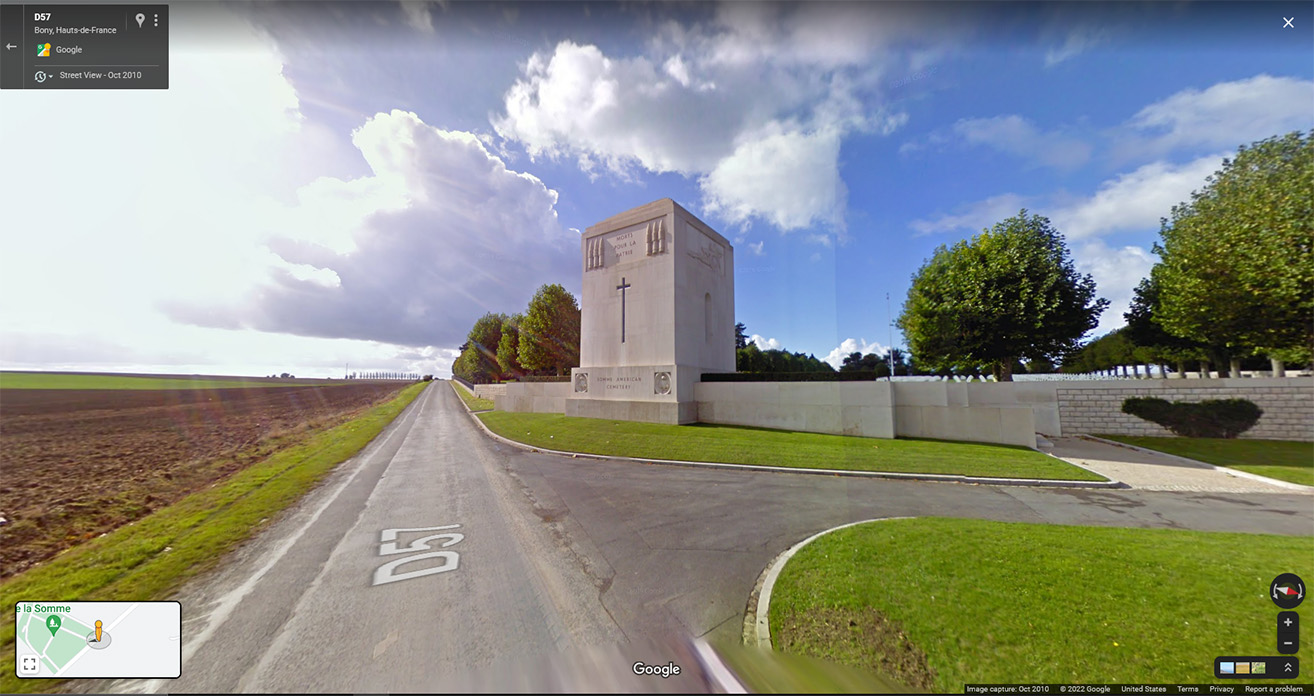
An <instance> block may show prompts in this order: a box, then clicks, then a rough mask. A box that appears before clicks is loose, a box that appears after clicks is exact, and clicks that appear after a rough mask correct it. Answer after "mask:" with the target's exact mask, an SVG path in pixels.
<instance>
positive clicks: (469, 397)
mask: <svg viewBox="0 0 1314 696" xmlns="http://www.w3.org/2000/svg"><path fill="white" fill-rule="evenodd" d="M451 383H452V388H453V389H455V390H456V395H457V396H459V397H461V401H464V402H465V407H466V408H468V409H470V410H471V411H491V410H493V400H492V399H481V398H479V397H477V396H475V395H474V394H473V393H472V392H471V391H470V390H469V389H466V388H465V385H464V384H461V383H460V382H458V381H456V380H451Z"/></svg>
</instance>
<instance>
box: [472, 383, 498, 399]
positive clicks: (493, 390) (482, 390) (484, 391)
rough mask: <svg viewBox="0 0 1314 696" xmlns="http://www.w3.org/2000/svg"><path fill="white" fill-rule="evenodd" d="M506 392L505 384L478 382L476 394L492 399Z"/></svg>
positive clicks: (475, 387) (475, 389)
mask: <svg viewBox="0 0 1314 696" xmlns="http://www.w3.org/2000/svg"><path fill="white" fill-rule="evenodd" d="M505 394H506V385H505V384H476V385H474V395H475V396H477V397H479V398H481V399H492V398H494V397H498V396H503V395H505Z"/></svg>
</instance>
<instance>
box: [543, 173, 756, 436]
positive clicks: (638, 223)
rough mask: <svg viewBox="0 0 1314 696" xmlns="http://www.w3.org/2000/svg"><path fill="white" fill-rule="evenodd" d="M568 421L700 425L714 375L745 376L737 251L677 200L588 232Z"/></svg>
mask: <svg viewBox="0 0 1314 696" xmlns="http://www.w3.org/2000/svg"><path fill="white" fill-rule="evenodd" d="M581 251H582V254H583V259H582V260H583V265H584V292H583V297H582V301H581V304H582V306H581V308H580V309H581V317H580V353H579V358H580V367H576V368H574V369H573V370H571V385H572V390H571V394H570V397H569V398H567V399H566V415H568V416H580V417H585V418H614V419H618V420H633V421H646V422H649V423H672V424H675V423H694V422H697V420H698V407H697V404H696V403H695V402H694V385H695V384H697V383H698V381H699V379H700V378H701V377H702V375H703V373H704V372H734V371H735V311H734V310H735V265H734V248H733V247H731V246H730V242H728V241H726V239H725V237H722V236H721V235H719V234H717V233H716V231H715V230H713V229H712V228H710V227H708V226H707V225H706V224H705V223H703V221H702V220H699V219H698V218H696V217H694V216H693V214H692V213H690V212H689V211H687V210H685V209H684V208H681V207H680V206H679V204H677V203H676V202H675V201H673V200H671V199H669V198H663V199H662V200H659V201H655V202H653V203H649V204H647V205H644V206H640V207H638V208H635V209H633V210H628V211H626V212H624V213H621V214H619V215H616V216H614V217H611V218H608V219H606V220H603V221H602V222H600V223H598V224H596V225H594V226H592V227H590V228H588V230H587V231H585V232H584V238H583V240H582V244H581Z"/></svg>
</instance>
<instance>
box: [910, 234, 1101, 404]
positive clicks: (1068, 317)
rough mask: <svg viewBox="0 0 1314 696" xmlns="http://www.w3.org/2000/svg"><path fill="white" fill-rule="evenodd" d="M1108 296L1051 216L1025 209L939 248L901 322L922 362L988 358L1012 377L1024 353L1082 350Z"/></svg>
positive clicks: (1041, 355) (971, 367)
mask: <svg viewBox="0 0 1314 696" xmlns="http://www.w3.org/2000/svg"><path fill="white" fill-rule="evenodd" d="M1108 304H1109V302H1108V300H1105V299H1102V298H1096V297H1095V281H1094V280H1093V279H1091V277H1090V275H1084V276H1083V275H1080V274H1078V273H1077V271H1076V269H1075V268H1074V266H1073V264H1072V260H1071V258H1070V257H1069V255H1068V250H1067V246H1066V245H1065V244H1064V242H1063V237H1062V235H1060V234H1059V233H1058V232H1057V231H1055V230H1054V229H1053V228H1052V227H1051V226H1050V222H1049V220H1048V219H1047V218H1044V217H1041V216H1039V215H1031V216H1028V215H1027V211H1026V210H1025V209H1024V210H1022V211H1021V212H1019V213H1018V215H1016V216H1014V217H1011V218H1008V219H1007V220H1004V221H1003V222H999V223H996V224H995V225H994V226H993V227H992V228H990V229H989V230H983V231H982V233H981V234H980V235H977V236H976V237H974V238H972V239H971V240H970V241H967V240H964V241H961V242H959V243H957V244H955V245H954V246H953V247H952V248H946V247H944V246H943V245H942V246H940V247H939V248H938V249H936V251H935V254H934V255H933V256H932V257H931V258H930V259H929V260H927V261H926V263H924V264H923V265H922V267H921V268H920V269H919V270H918V271H917V273H915V274H914V275H913V279H912V287H911V288H910V289H909V291H908V299H907V300H906V301H905V303H904V306H903V311H902V313H901V314H900V315H899V319H898V325H899V328H900V329H901V330H902V331H903V335H904V336H905V337H907V338H908V342H909V347H910V348H911V349H912V352H913V354H915V355H916V356H917V361H918V364H919V365H920V366H921V367H922V368H923V369H931V370H939V369H953V368H956V369H959V370H964V371H975V370H977V369H980V368H981V367H984V366H989V367H990V369H991V371H992V372H993V373H994V375H995V378H996V379H998V380H1000V381H1006V382H1007V381H1012V379H1013V366H1014V364H1015V363H1016V362H1017V361H1018V360H1042V359H1045V360H1053V359H1056V358H1060V357H1061V356H1063V355H1064V354H1066V353H1068V352H1070V351H1072V350H1075V349H1076V347H1077V341H1078V340H1080V338H1081V337H1082V336H1083V335H1085V333H1086V332H1087V331H1089V330H1091V329H1093V328H1095V325H1096V323H1097V322H1098V319H1099V315H1100V313H1101V312H1103V311H1104V308H1105V307H1107V306H1108Z"/></svg>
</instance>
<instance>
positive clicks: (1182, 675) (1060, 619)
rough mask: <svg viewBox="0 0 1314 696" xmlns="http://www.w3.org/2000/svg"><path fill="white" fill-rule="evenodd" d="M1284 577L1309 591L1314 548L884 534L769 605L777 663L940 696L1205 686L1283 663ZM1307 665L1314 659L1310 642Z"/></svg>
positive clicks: (925, 531) (1055, 532) (825, 554)
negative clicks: (967, 690) (1234, 662)
mask: <svg viewBox="0 0 1314 696" xmlns="http://www.w3.org/2000/svg"><path fill="white" fill-rule="evenodd" d="M1284 572H1294V573H1296V574H1297V575H1301V576H1302V577H1305V578H1309V577H1314V538H1310V537H1285V536H1275V535H1262V534H1231V533H1217V532H1193V531H1183V530H1175V529H1118V528H1108V527H1069V526H1058V525H1039V524H1024V523H1004V522H986V521H979V520H957V519H942V518H923V519H914V520H891V521H884V522H874V523H871V524H865V525H858V526H856V527H850V528H848V529H842V530H839V531H837V532H833V533H831V534H827V535H826V536H823V537H821V538H820V539H818V540H817V541H814V542H813V543H811V544H809V545H808V546H806V547H804V548H803V549H802V550H801V551H800V552H799V553H798V554H796V555H795V556H794V557H793V558H792V559H790V561H789V562H788V563H787V564H786V566H785V569H784V571H783V572H782V573H781V574H780V577H779V580H778V581H777V583H776V585H775V588H774V590H773V592H772V595H771V606H770V622H771V636H772V642H773V645H774V646H775V647H776V649H777V650H783V651H784V652H787V653H793V654H798V655H805V656H811V657H818V658H825V659H830V660H833V661H836V662H839V663H841V664H847V665H850V666H853V667H859V668H865V669H870V670H873V671H876V672H877V673H880V674H884V675H886V676H887V677H889V678H892V679H894V680H896V681H899V682H902V683H905V684H909V685H911V686H914V687H919V688H923V689H929V690H933V691H939V692H949V693H962V692H963V685H964V684H975V683H981V684H989V683H996V684H998V683H1016V682H1021V683H1115V684H1116V683H1129V682H1130V683H1135V682H1146V683H1155V684H1165V683H1168V684H1171V683H1174V682H1178V683H1185V684H1191V683H1210V682H1215V681H1216V680H1215V679H1214V677H1213V661H1214V658H1215V657H1217V656H1220V655H1273V654H1275V653H1274V642H1273V641H1274V637H1273V636H1274V632H1273V631H1274V629H1273V617H1274V616H1275V615H1276V613H1277V611H1278V608H1277V607H1276V606H1275V605H1274V604H1273V602H1272V600H1270V599H1269V598H1268V596H1267V591H1268V586H1269V583H1270V582H1271V581H1272V580H1273V578H1274V577H1276V576H1277V575H1278V574H1280V573H1284ZM1308 606H1309V605H1304V606H1302V607H1301V608H1300V609H1299V610H1298V611H1300V612H1301V614H1302V615H1303V616H1304V617H1308V616H1309V615H1310V614H1309V611H1308ZM1304 620H1308V619H1307V618H1306V619H1304ZM1298 657H1299V658H1300V659H1301V661H1302V662H1303V663H1304V664H1311V660H1314V649H1311V647H1310V643H1309V642H1308V641H1303V642H1302V645H1301V650H1300V653H1299V655H1298Z"/></svg>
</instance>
